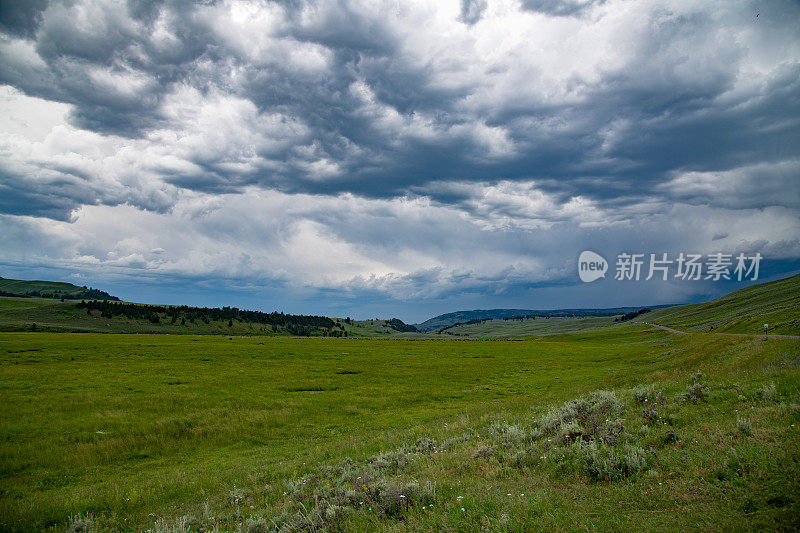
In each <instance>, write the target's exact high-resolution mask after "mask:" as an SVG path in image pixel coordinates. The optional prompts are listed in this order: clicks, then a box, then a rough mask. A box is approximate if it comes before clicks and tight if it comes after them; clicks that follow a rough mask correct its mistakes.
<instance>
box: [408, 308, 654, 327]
mask: <svg viewBox="0 0 800 533" xmlns="http://www.w3.org/2000/svg"><path fill="white" fill-rule="evenodd" d="M657 307H659V306H655V307H651V309H654V308H657ZM638 309H640V307H612V308H607V309H549V310H542V309H538V310H537V309H475V310H472V311H456V312H454V313H445V314H443V315H439V316H435V317H433V318H429V319H428V320H426V321H425V322H422V323H420V324H414V325H415V326H416V328H417V329H418V330H419V331H423V332H429V331H438V330H441V329H442V328H446V327H449V326H453V325H455V324H465V323H467V322H475V321H479V320H503V319H510V318H521V317H531V316H537V317H573V318H574V317H603V316H615V315H621V314H624V313H627V312H630V311H637V310H638Z"/></svg>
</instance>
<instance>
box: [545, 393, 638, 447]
mask: <svg viewBox="0 0 800 533" xmlns="http://www.w3.org/2000/svg"><path fill="white" fill-rule="evenodd" d="M622 408H623V403H622V401H621V400H620V399H619V398H617V396H616V395H615V394H614V393H613V392H610V391H606V390H599V391H595V392H593V393H591V394H589V395H588V396H586V397H583V398H578V399H577V400H572V401H569V402H566V403H564V404H563V405H561V407H556V408H554V409H551V410H550V411H548V412H547V413H546V414H545V415H544V416H542V417H541V418H539V420H538V422H537V425H538V427H539V429H540V430H541V432H542V433H543V434H553V433H555V432H557V431H558V433H559V435H566V434H569V433H570V432H574V430H575V428H574V426H573V425H572V424H573V423H574V424H577V426H578V428H580V431H581V435H583V436H584V438H585V439H587V440H588V439H592V438H599V437H600V436H601V435H602V433H603V427H604V426H605V425H606V424H607V423H608V421H609V419H616V417H617V416H618V415H619V414H620V413H621V412H622ZM562 426H565V427H566V429H564V431H563V432H562V431H561V428H562Z"/></svg>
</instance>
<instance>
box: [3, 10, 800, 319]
mask: <svg viewBox="0 0 800 533" xmlns="http://www.w3.org/2000/svg"><path fill="white" fill-rule="evenodd" d="M798 27H800V2H797V1H794V0H792V1H789V0H786V1H781V0H771V1H768V2H742V1H735V0H720V1H713V0H710V1H702V2H698V1H696V0H691V1H684V0H646V1H636V0H607V1H603V0H514V1H505V0H497V1H495V0H461V1H438V0H437V1H436V2H430V1H419V2H410V1H399V0H395V1H381V0H369V1H347V0H338V1H319V2H307V1H303V0H286V1H272V2H238V1H205V2H188V1H144V0H128V1H127V3H124V2H119V1H103V0H97V1H94V0H91V1H90V0H64V1H57V0H53V1H47V0H30V1H26V2H9V1H6V0H2V1H0V275H1V276H3V277H12V278H22V279H54V280H62V281H70V282H73V283H76V284H78V285H90V286H94V287H99V288H101V289H104V290H107V291H109V292H111V293H112V294H114V295H117V296H119V297H121V298H123V299H126V300H130V301H139V302H147V303H167V304H184V303H185V304H190V305H205V306H223V305H232V306H238V307H244V308H250V309H260V310H265V311H272V310H280V311H284V312H290V313H304V314H323V315H328V316H337V317H344V316H352V317H354V318H371V317H381V318H389V317H399V318H401V319H402V320H405V321H407V322H419V321H422V320H424V319H426V318H429V317H432V316H434V315H437V314H440V313H445V312H450V311H456V310H463V309H476V308H481V309H489V308H523V309H556V308H568V307H571V308H575V307H615V306H639V305H656V304H669V303H683V302H691V301H700V300H704V299H708V298H711V297H715V296H718V295H721V294H724V293H727V292H729V291H731V290H735V289H738V288H741V287H744V286H746V285H747V284H749V283H752V282H754V281H756V280H754V279H752V278H753V277H754V276H753V272H752V271H751V274H750V276H749V278H748V276H745V277H744V278H743V279H741V280H739V279H738V278H737V276H736V275H735V273H734V267H735V266H736V257H738V256H739V254H744V257H745V258H752V257H755V256H756V254H760V256H761V257H762V259H761V260H760V263H759V268H760V271H759V277H758V280H757V281H764V280H769V279H777V278H780V277H785V276H787V275H790V274H793V273H796V272H798V271H800V32H798ZM584 250H591V251H593V252H595V253H597V254H599V255H600V256H601V257H602V258H604V259H605V260H606V261H607V263H608V264H607V269H608V272H607V273H606V275H605V277H603V278H600V279H597V280H595V281H592V282H590V283H584V282H582V281H581V279H580V278H579V273H578V257H579V255H580V254H581V252H582V251H584ZM625 253H627V254H642V255H643V258H644V260H645V264H644V266H643V271H642V276H641V279H639V280H637V279H635V278H634V279H627V280H619V279H615V277H616V276H615V272H616V269H617V263H618V261H619V258H620V254H625ZM664 253H666V254H668V255H667V260H669V261H673V263H671V264H670V266H669V268H670V270H669V271H668V272H667V273H666V274H667V279H666V280H664V279H663V276H662V275H661V273H657V274H658V275H655V276H653V279H651V280H649V281H647V280H645V279H644V278H645V277H646V276H647V273H648V272H647V269H648V264H649V261H648V260H649V259H650V254H656V257H658V258H663V257H662V254H664ZM681 253H685V254H690V253H691V254H699V255H700V256H701V258H702V259H701V260H702V261H703V262H704V265H705V267H706V269H708V262H709V261H710V257H711V256H713V255H714V254H726V255H727V254H730V256H731V257H732V262H733V264H731V265H730V267H729V269H728V270H729V272H728V274H729V277H730V278H731V279H730V280H725V279H724V277H722V278H720V279H714V278H713V277H712V278H709V279H706V277H707V276H706V273H705V272H704V273H703V276H702V277H701V279H699V280H693V279H683V278H682V277H680V276H676V274H677V273H678V271H677V268H678V264H677V258H678V256H679V254H681ZM752 262H753V261H752V260H751V261H750V263H751V264H752Z"/></svg>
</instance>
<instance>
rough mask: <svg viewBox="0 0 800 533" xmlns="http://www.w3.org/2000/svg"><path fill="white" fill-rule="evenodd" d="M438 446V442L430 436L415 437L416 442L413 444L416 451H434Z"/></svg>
mask: <svg viewBox="0 0 800 533" xmlns="http://www.w3.org/2000/svg"><path fill="white" fill-rule="evenodd" d="M437 448H438V443H437V442H436V440H435V439H432V438H430V437H420V438H418V439H417V443H416V445H415V446H414V450H415V451H416V452H417V453H422V454H425V453H434V452H436V450H437Z"/></svg>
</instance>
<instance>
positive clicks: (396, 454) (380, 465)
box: [370, 449, 413, 473]
mask: <svg viewBox="0 0 800 533" xmlns="http://www.w3.org/2000/svg"><path fill="white" fill-rule="evenodd" d="M412 459H413V457H412V454H411V453H409V452H407V451H406V450H404V449H397V450H390V451H388V452H382V453H379V454H378V455H376V456H375V457H373V458H372V460H371V461H370V466H372V467H373V468H375V469H376V470H379V471H390V472H394V473H397V472H399V471H400V470H402V469H404V468H405V467H406V464H407V463H409V462H411V460H412Z"/></svg>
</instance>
